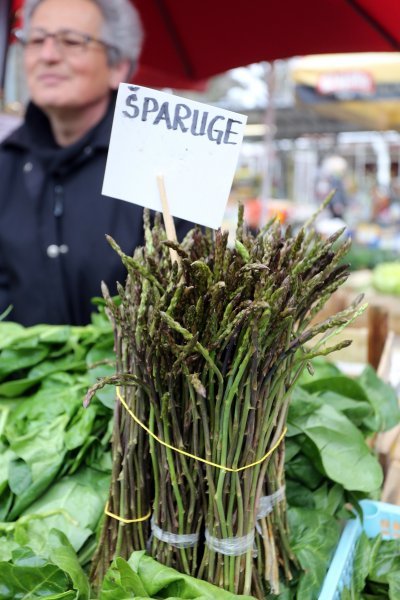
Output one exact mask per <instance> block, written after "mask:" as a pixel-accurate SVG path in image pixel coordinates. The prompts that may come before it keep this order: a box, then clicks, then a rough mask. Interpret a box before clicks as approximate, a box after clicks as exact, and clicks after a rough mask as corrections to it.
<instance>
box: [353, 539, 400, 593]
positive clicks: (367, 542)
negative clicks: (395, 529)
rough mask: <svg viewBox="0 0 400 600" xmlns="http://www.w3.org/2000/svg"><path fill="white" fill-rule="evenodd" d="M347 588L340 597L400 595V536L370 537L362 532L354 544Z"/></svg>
mask: <svg viewBox="0 0 400 600" xmlns="http://www.w3.org/2000/svg"><path fill="white" fill-rule="evenodd" d="M353 569H354V570H353V577H352V582H351V587H350V589H348V588H347V589H345V590H343V591H342V595H341V600H383V599H388V600H398V599H399V598H400V539H394V540H384V539H383V538H382V536H381V535H378V536H376V537H375V538H372V539H369V538H368V537H367V535H366V534H365V533H364V532H362V533H361V535H360V537H359V539H358V542H357V547H356V552H355V557H354V566H353Z"/></svg>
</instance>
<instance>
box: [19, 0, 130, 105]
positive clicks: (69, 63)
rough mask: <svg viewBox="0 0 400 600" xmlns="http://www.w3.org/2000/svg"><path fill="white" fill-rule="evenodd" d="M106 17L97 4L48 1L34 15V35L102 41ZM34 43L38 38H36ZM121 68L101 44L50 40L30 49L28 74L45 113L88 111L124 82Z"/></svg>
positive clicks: (83, 0)
mask: <svg viewBox="0 0 400 600" xmlns="http://www.w3.org/2000/svg"><path fill="white" fill-rule="evenodd" d="M102 24H103V16H102V14H101V12H100V10H99V8H98V7H97V6H96V5H95V4H94V3H93V2H91V0H68V1H67V2H66V0H43V2H41V3H40V4H39V5H38V7H37V8H36V10H35V12H34V13H33V15H32V19H31V25H30V32H31V35H32V36H34V34H35V33H37V35H39V36H40V35H42V36H43V32H45V33H49V34H54V33H58V32H60V31H67V30H69V31H71V32H79V33H81V34H86V35H88V36H91V37H93V38H95V39H100V38H101V30H102ZM32 39H34V38H32ZM121 68H122V67H121V65H120V66H119V67H110V66H109V65H108V62H107V54H106V48H105V47H104V46H103V45H102V44H100V43H96V42H89V43H88V44H87V45H86V46H85V47H79V46H78V47H75V48H73V47H72V46H71V47H68V46H66V45H64V44H61V43H58V42H57V40H56V39H54V37H47V38H46V39H45V41H44V42H43V43H42V44H37V45H31V44H28V45H27V46H26V49H25V69H26V74H27V81H28V88H29V91H30V95H31V98H32V100H33V101H34V102H35V104H37V105H38V106H39V107H40V108H42V109H43V110H44V111H45V112H48V111H54V110H56V111H71V110H77V109H78V110H79V109H84V108H86V107H90V106H94V105H97V104H99V103H102V102H104V101H105V98H108V95H109V91H110V89H115V88H116V87H117V86H118V83H119V81H120V80H122V79H123V78H124V73H123V72H122V71H125V70H126V65H125V66H124V68H123V69H122V71H121Z"/></svg>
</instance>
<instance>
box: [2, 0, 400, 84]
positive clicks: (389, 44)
mask: <svg viewBox="0 0 400 600" xmlns="http://www.w3.org/2000/svg"><path fill="white" fill-rule="evenodd" d="M110 1H111V2H112V0H110ZM132 2H133V3H134V4H135V5H136V6H137V8H138V10H139V12H140V14H141V16H142V21H143V24H144V27H145V30H146V40H145V45H144V49H143V53H142V58H141V61H140V69H139V72H138V73H137V74H136V76H135V82H137V83H141V84H142V85H148V86H151V87H175V88H181V89H183V88H194V87H196V86H201V85H202V83H204V81H205V80H206V79H208V78H209V77H211V76H212V75H216V74H218V73H222V72H224V71H227V70H228V69H231V68H234V67H238V66H243V65H247V64H250V63H253V62H259V61H262V60H266V61H271V60H275V59H278V58H288V57H291V56H299V55H304V54H325V53H333V52H388V51H389V52H390V51H393V50H400V0H379V1H378V0H302V1H301V0H248V2H245V3H244V4H241V3H239V2H234V1H232V0H201V1H199V2H191V0H186V1H185V0H132ZM3 4H4V1H3ZM22 4H23V0H13V8H14V12H15V13H16V15H17V19H16V21H17V22H18V13H19V12H20V8H21V5H22Z"/></svg>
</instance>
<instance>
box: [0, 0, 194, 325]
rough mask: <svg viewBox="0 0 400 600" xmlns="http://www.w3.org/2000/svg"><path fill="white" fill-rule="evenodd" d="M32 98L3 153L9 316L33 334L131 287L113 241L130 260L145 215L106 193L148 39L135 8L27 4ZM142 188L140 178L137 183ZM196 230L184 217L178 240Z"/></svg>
mask: <svg viewBox="0 0 400 600" xmlns="http://www.w3.org/2000/svg"><path fill="white" fill-rule="evenodd" d="M18 39H19V40H20V42H21V43H22V44H23V47H24V66H25V72H26V78H27V84H28V89H29V94H30V98H31V101H30V103H29V105H28V106H27V110H26V114H25V119H24V123H23V125H22V126H21V127H20V128H18V129H17V130H16V131H15V132H13V133H12V134H11V135H10V136H9V137H8V138H7V139H6V140H5V141H4V142H3V143H2V145H1V147H0V173H1V178H0V313H2V312H3V311H5V310H6V309H7V308H8V307H10V306H12V309H11V311H10V313H9V314H8V316H7V318H8V319H10V320H12V321H16V322H19V323H21V324H23V325H25V326H30V325H34V324H36V323H50V324H62V323H68V324H86V323H88V322H89V321H90V317H91V313H92V311H93V309H94V308H93V304H92V303H91V299H92V298H93V297H95V296H100V295H101V281H105V282H106V284H107V285H108V286H109V288H110V292H111V293H112V294H114V293H115V292H116V282H117V281H119V282H121V283H123V282H124V280H125V278H126V271H125V268H124V267H123V265H122V263H121V260H120V258H119V257H118V255H117V254H116V253H115V252H114V251H113V250H112V249H111V247H110V246H109V244H108V243H107V241H106V239H105V235H106V234H109V235H111V236H112V237H113V238H114V239H115V240H116V241H117V243H118V244H119V245H120V246H121V247H122V249H123V250H124V252H126V253H127V254H132V253H133V251H134V249H135V247H136V246H138V245H141V244H143V241H144V240H143V209H142V208H141V207H139V206H137V205H134V204H130V203H128V202H124V201H122V200H117V199H113V198H108V197H105V196H102V194H101V188H102V183H103V177H104V170H105V164H106V158H107V151H108V144H109V139H110V134H111V126H112V120H113V114H114V106H115V100H116V90H117V88H118V85H119V83H120V82H122V81H125V82H127V81H129V80H130V78H131V76H132V74H133V73H134V70H135V67H136V64H137V61H138V57H139V54H140V51H141V46H142V41H143V30H142V25H141V22H140V18H139V16H138V14H137V11H136V10H135V9H134V7H133V6H132V4H131V3H130V2H129V0H112V2H111V1H110V0H68V1H66V0H26V2H25V7H24V25H23V29H22V30H21V31H20V32H19V33H18ZM134 184H135V182H134V181H132V185H134ZM191 226H192V225H191V224H189V223H187V222H184V221H179V220H176V227H177V233H178V237H182V236H183V235H184V234H185V233H186V232H187V231H188V230H189V228H190V227H191Z"/></svg>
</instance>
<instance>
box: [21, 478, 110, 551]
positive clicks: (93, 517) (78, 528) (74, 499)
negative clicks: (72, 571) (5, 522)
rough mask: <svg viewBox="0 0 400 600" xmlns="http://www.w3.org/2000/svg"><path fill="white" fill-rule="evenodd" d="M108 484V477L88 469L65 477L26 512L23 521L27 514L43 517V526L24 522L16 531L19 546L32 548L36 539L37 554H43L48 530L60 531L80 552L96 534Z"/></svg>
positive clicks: (34, 522)
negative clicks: (42, 544) (43, 544)
mask: <svg viewBox="0 0 400 600" xmlns="http://www.w3.org/2000/svg"><path fill="white" fill-rule="evenodd" d="M109 482H110V476H109V474H104V473H100V472H96V471H94V470H93V469H88V468H85V469H81V470H80V471H79V472H78V473H76V474H75V475H72V476H70V477H63V478H62V479H61V480H60V481H58V482H57V483H55V484H54V485H53V486H52V487H51V488H49V490H48V491H47V492H46V493H45V494H43V495H42V496H41V497H40V498H39V499H37V500H36V501H35V502H34V503H33V504H31V505H30V506H29V508H28V509H27V510H26V511H25V513H24V518H25V517H27V516H28V515H37V516H40V515H41V516H42V517H44V518H43V519H42V524H41V525H39V524H38V523H37V522H36V521H28V522H27V523H24V522H23V523H21V524H20V525H19V527H18V532H16V536H17V534H18V541H19V543H20V544H21V545H28V546H30V545H31V542H32V539H33V538H34V539H35V540H36V541H37V544H38V545H37V546H35V551H36V552H38V553H40V552H43V549H42V547H41V546H40V544H41V543H42V542H41V540H45V536H46V535H47V533H46V531H47V532H49V531H50V530H51V529H58V530H60V531H62V532H63V533H64V534H65V535H66V536H67V538H68V540H69V542H70V544H71V545H72V547H73V548H74V550H75V551H76V552H78V551H79V550H80V548H81V547H82V546H83V545H84V544H85V542H86V541H87V540H88V538H89V537H90V536H91V535H92V534H94V532H95V531H96V528H97V524H98V522H99V519H100V517H101V516H102V515H103V512H104V506H105V503H106V500H107V494H108V488H109ZM45 530H46V531H45ZM30 540H31V541H30Z"/></svg>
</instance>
